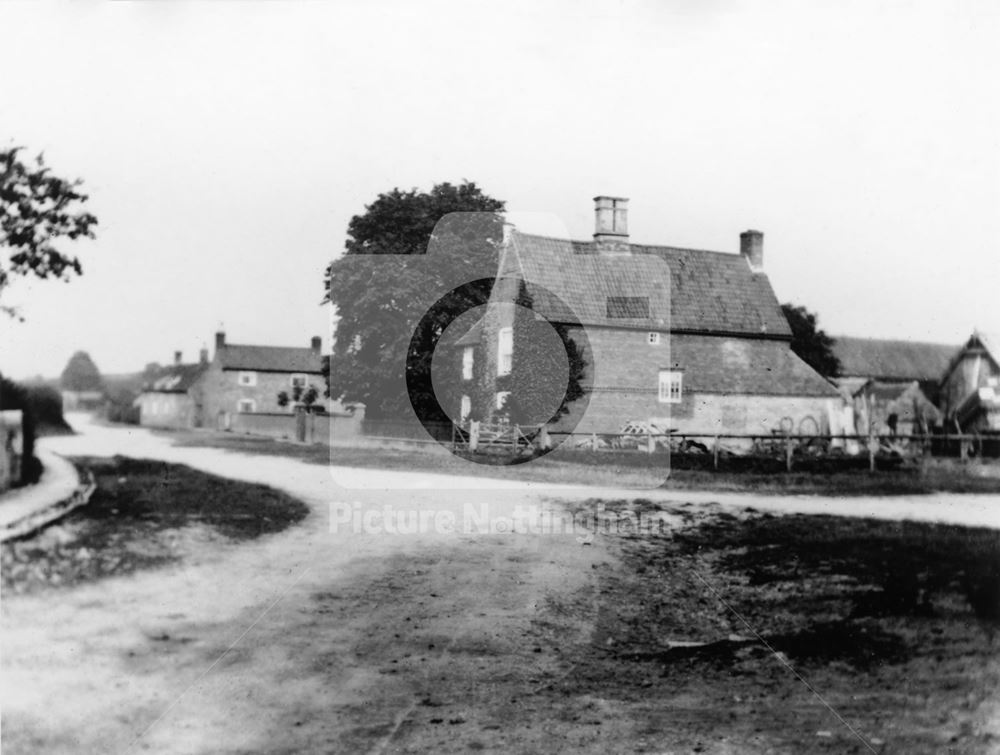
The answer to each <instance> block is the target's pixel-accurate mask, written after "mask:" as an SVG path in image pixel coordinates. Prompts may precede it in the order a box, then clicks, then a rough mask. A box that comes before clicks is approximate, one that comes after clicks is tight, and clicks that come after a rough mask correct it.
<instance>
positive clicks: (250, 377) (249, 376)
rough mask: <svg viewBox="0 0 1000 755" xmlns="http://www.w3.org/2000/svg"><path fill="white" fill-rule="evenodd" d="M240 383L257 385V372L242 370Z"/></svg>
mask: <svg viewBox="0 0 1000 755" xmlns="http://www.w3.org/2000/svg"><path fill="white" fill-rule="evenodd" d="M239 383H240V385H257V373H256V372H241V373H240V376H239Z"/></svg>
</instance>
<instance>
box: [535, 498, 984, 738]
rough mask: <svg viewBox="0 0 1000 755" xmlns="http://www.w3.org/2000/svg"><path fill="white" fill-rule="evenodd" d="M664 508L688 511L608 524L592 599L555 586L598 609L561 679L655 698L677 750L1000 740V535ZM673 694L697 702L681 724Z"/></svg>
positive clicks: (647, 701)
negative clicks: (613, 557) (662, 529)
mask: <svg viewBox="0 0 1000 755" xmlns="http://www.w3.org/2000/svg"><path fill="white" fill-rule="evenodd" d="M596 503H597V502H596V501H591V502H590V505H594V504H596ZM604 505H605V508H606V510H608V511H615V510H631V511H636V510H643V511H645V512H647V513H648V512H649V510H650V508H651V506H652V507H653V508H655V504H652V505H651V504H650V503H649V502H648V501H646V502H643V501H638V502H630V501H607V502H604ZM664 511H665V513H667V514H670V515H672V516H674V517H678V518H680V519H682V520H685V521H687V522H688V524H687V525H686V526H682V527H680V528H679V529H678V530H675V531H674V532H672V533H668V534H666V535H656V536H651V535H648V534H645V535H619V536H613V535H612V536H611V537H612V538H613V539H612V541H611V546H612V549H613V550H615V551H616V552H617V553H618V554H619V555H620V558H621V563H620V565H618V566H617V567H616V566H612V565H609V566H605V567H602V568H601V569H600V571H599V576H598V590H597V593H598V595H597V598H596V605H595V599H594V596H593V595H587V596H580V597H578V598H569V597H567V596H560V597H559V598H557V599H554V601H553V605H550V606H548V607H547V609H546V614H551V615H562V614H565V613H567V612H572V611H574V610H589V611H595V612H596V616H597V618H596V628H595V631H594V632H593V634H592V636H591V638H590V641H589V642H588V644H587V645H586V646H582V647H575V648H572V649H570V653H569V654H568V656H567V657H570V658H572V661H571V662H570V663H568V664H567V673H566V676H565V678H564V679H563V680H561V681H560V682H559V683H558V684H556V685H554V687H553V691H552V694H553V695H560V694H570V693H572V694H576V695H579V694H589V695H593V696H595V697H599V698H602V699H607V698H614V699H623V700H632V701H637V702H639V703H641V704H642V705H648V706H649V707H650V711H651V712H650V720H649V726H650V727H651V730H657V731H660V730H662V731H677V730H678V729H677V727H680V729H681V731H682V732H683V733H682V734H681V735H680V737H681V739H680V740H677V741H676V742H675V744H676V746H677V747H678V751H689V749H687V748H693V747H695V746H697V744H698V742H705V741H709V740H715V739H719V738H724V739H727V740H729V741H736V742H743V743H745V744H746V743H749V742H751V741H756V742H757V744H758V746H759V748H760V749H759V750H758V749H754V750H753V751H754V752H757V751H762V752H763V751H768V752H772V751H779V752H852V751H854V752H869V751H876V752H883V751H885V752H907V753H937V752H945V751H948V752H970V753H971V752H986V751H993V749H992V748H995V747H996V746H997V745H998V744H1000V741H998V739H997V732H996V731H994V729H995V728H996V727H995V726H994V723H993V720H994V713H993V707H992V701H993V700H994V695H995V692H994V691H995V689H996V688H997V685H998V684H1000V662H998V660H997V651H998V649H1000V648H998V644H1000V643H998V641H997V629H998V627H1000V533H998V532H996V531H993V530H986V529H971V528H962V527H955V526H948V525H938V524H920V523H912V522H882V521H875V520H864V519H853V518H837V517H825V516H780V517H774V516H770V515H766V514H765V515H745V516H734V515H732V514H728V513H726V514H720V515H718V516H710V517H709V518H707V519H701V518H699V519H692V518H690V517H685V516H684V514H685V513H686V512H685V509H684V508H683V507H670V508H669V509H664ZM575 600H578V601H579V602H580V605H579V606H574V604H573V601H575ZM554 640H555V638H554ZM803 680H804V681H803ZM806 683H808V685H809V686H808V687H807V686H806ZM813 690H815V691H816V692H817V693H818V694H819V696H821V697H822V698H823V700H824V701H825V703H826V704H829V706H830V707H832V708H833V709H835V710H836V711H837V712H838V714H839V715H840V716H842V717H843V718H844V720H846V721H848V722H849V723H850V725H851V726H852V727H854V729H855V730H856V731H857V732H859V733H860V734H861V737H860V738H859V737H857V736H855V735H854V734H853V733H852V732H851V731H850V730H849V729H848V728H847V727H845V726H844V725H843V724H842V723H841V722H840V721H839V720H838V719H837V718H836V717H835V716H834V715H833V714H832V713H831V712H830V708H828V707H826V704H824V703H821V702H820V700H819V698H818V697H817V694H814V693H813ZM678 694H682V695H683V706H684V710H686V711H689V712H690V711H698V712H697V713H695V714H690V713H689V714H686V715H687V717H686V718H684V719H683V721H680V722H679V720H678V719H679V714H678V713H677V711H676V710H674V709H672V708H671V706H672V705H674V703H673V702H671V701H674V700H676V699H677V696H678ZM657 701H660V702H659V703H658V702H657ZM660 703H662V705H661V704H660ZM661 711H662V712H661ZM721 711H726V713H725V714H724V715H722V714H720V712H721ZM818 731H824V732H828V733H829V734H828V735H827V734H824V735H823V737H817V732H818ZM688 739H690V741H687V740H688ZM862 740H864V742H867V743H869V744H871V742H872V741H875V742H876V744H875V745H873V747H874V750H870V749H869V748H868V747H866V746H865V744H864V742H863V741H862ZM887 741H888V742H890V744H891V747H889V749H886V750H882V749H881V747H882V744H883V743H885V742H887Z"/></svg>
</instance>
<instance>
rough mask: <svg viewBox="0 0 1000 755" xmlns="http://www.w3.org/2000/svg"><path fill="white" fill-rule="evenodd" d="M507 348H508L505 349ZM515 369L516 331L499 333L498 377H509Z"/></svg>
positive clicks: (508, 329) (508, 328)
mask: <svg viewBox="0 0 1000 755" xmlns="http://www.w3.org/2000/svg"><path fill="white" fill-rule="evenodd" d="M505 346H506V348H504V347H505ZM513 369H514V329H513V328H510V327H507V328H500V330H498V331H497V377H503V376H505V375H509V374H510V373H511V372H513Z"/></svg>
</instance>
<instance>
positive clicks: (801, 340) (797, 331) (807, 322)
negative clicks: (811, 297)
mask: <svg viewBox="0 0 1000 755" xmlns="http://www.w3.org/2000/svg"><path fill="white" fill-rule="evenodd" d="M781 311H782V312H784V313H785V318H786V319H787V320H788V325H789V326H790V327H791V329H792V351H794V352H795V353H796V354H798V355H799V357H800V358H801V359H802V361H804V362H805V363H806V364H808V365H809V366H810V367H812V368H813V369H814V370H816V372H818V373H819V374H820V375H823V376H824V377H828V378H834V377H837V376H838V375H839V374H840V361H839V360H838V359H837V356H836V354H834V353H833V344H834V339H833V338H831V337H830V336H828V335H827V334H826V333H824V332H823V331H822V330H821V329H820V327H819V318H818V317H817V316H816V315H815V314H813V313H812V312H810V311H809V310H808V309H806V308H805V307H801V306H796V305H794V304H782V305H781Z"/></svg>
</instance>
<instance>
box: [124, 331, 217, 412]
mask: <svg viewBox="0 0 1000 755" xmlns="http://www.w3.org/2000/svg"><path fill="white" fill-rule="evenodd" d="M207 370H208V351H207V350H205V349H202V351H201V359H200V360H199V361H198V362H197V363H195V364H184V363H183V362H182V360H181V352H179V351H176V352H174V362H173V364H172V365H170V366H169V367H165V368H163V369H162V370H161V371H160V372H159V374H158V375H157V376H156V377H155V378H153V379H152V380H150V381H149V382H147V383H146V384H145V385H143V387H142V392H141V393H140V394H139V396H138V398H136V400H135V406H137V407H138V408H139V424H140V425H142V426H144V427H169V428H188V427H202V426H203V424H204V397H203V389H202V382H201V378H202V376H203V375H204V374H205V372H206V371H207Z"/></svg>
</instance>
